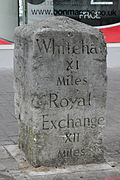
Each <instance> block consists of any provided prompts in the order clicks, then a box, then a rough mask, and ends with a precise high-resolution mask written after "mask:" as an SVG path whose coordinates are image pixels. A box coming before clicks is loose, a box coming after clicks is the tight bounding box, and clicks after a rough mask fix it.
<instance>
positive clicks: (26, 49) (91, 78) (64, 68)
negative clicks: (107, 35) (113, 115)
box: [14, 17, 106, 167]
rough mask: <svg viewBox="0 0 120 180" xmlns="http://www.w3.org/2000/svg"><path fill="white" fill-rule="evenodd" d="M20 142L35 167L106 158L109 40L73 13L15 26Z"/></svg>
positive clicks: (17, 112) (16, 99) (16, 87)
mask: <svg viewBox="0 0 120 180" xmlns="http://www.w3.org/2000/svg"><path fill="white" fill-rule="evenodd" d="M14 72H15V110H16V117H17V119H18V122H19V147H20V148H21V149H22V150H23V151H24V152H25V154H26V157H27V159H28V160H29V162H30V163H31V164H32V165H33V166H35V167H38V166H42V165H43V166H63V165H77V164H85V163H95V162H98V163H99V162H103V161H104V151H103V128H104V124H105V106H106V43H105V41H104V38H103V35H102V33H101V32H100V31H99V30H97V29H94V28H92V27H91V26H88V25H85V24H82V23H79V22H77V21H75V20H72V19H69V18H67V17H52V18H49V19H47V20H44V21H40V22H39V23H33V24H30V25H25V26H22V27H19V28H17V29H16V31H15V55H14Z"/></svg>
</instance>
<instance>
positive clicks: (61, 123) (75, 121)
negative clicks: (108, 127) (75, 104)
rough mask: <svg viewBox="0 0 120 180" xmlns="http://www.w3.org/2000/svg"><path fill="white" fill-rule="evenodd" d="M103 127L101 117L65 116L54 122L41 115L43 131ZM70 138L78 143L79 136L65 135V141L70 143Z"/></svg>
mask: <svg viewBox="0 0 120 180" xmlns="http://www.w3.org/2000/svg"><path fill="white" fill-rule="evenodd" d="M102 125H104V118H103V117H98V118H97V117H92V118H90V117H84V118H82V117H76V118H74V117H71V115H70V114H67V116H66V118H63V119H60V120H58V119H56V120H51V119H50V118H49V115H48V114H46V115H43V116H42V129H43V130H51V129H52V130H56V129H71V128H72V129H75V128H76V129H78V128H82V127H86V128H91V129H94V128H97V127H98V126H102ZM71 137H72V142H76V141H77V142H79V134H78V133H74V134H69V133H67V134H66V138H67V139H66V141H68V140H69V139H70V140H69V141H71Z"/></svg>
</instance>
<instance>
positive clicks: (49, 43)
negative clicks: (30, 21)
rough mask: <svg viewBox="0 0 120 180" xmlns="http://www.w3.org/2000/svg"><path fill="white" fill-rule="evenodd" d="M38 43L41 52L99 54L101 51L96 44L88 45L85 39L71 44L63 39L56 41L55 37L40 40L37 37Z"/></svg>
mask: <svg viewBox="0 0 120 180" xmlns="http://www.w3.org/2000/svg"><path fill="white" fill-rule="evenodd" d="M36 41H37V45H38V48H39V51H40V53H41V52H45V53H51V54H52V55H54V54H58V55H60V54H87V55H90V54H98V53H99V51H98V49H97V47H95V45H94V44H90V45H88V44H87V43H85V42H84V40H82V41H79V42H76V44H75V45H72V44H70V42H67V41H65V39H63V40H61V42H60V43H58V42H56V41H55V39H54V38H50V39H42V40H41V41H40V42H39V39H38V38H37V39H36Z"/></svg>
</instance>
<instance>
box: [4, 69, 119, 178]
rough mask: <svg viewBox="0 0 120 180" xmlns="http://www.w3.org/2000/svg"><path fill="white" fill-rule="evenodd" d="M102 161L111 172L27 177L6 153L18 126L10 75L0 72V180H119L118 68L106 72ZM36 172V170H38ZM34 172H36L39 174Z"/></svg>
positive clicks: (16, 137) (84, 172)
mask: <svg viewBox="0 0 120 180" xmlns="http://www.w3.org/2000/svg"><path fill="white" fill-rule="evenodd" d="M104 134H105V159H106V162H107V163H108V164H109V165H110V167H111V168H110V169H104V168H103V169H99V170H98V169H97V170H96V169H95V168H93V170H90V171H87V170H83V171H78V172H74V173H73V172H71V173H66V174H59V173H58V174H57V175H52V176H50V175H46V176H45V175H44V176H39V175H35V176H30V175H28V174H26V173H25V172H24V170H25V169H24V168H23V167H20V166H19V163H18V162H17V161H16V160H15V159H14V158H13V157H12V156H11V154H10V153H9V152H7V151H6V148H5V147H6V146H8V145H16V144H17V140H18V124H17V120H16V118H15V115H14V89H13V72H12V70H10V69H0V180H25V179H26V180H120V68H109V69H108V97H107V122H106V128H105V133H104ZM38 170H39V169H38ZM38 170H36V171H38Z"/></svg>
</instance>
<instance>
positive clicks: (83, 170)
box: [5, 145, 114, 180]
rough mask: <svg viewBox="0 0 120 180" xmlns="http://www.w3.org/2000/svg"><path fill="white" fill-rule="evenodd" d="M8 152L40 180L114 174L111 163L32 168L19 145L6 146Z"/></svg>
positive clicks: (23, 168)
mask: <svg viewBox="0 0 120 180" xmlns="http://www.w3.org/2000/svg"><path fill="white" fill-rule="evenodd" d="M5 149H6V150H7V152H8V153H9V154H10V155H11V156H12V157H13V158H14V159H15V160H16V161H17V164H18V165H19V167H20V169H22V171H23V172H24V173H25V174H26V175H27V176H28V177H30V178H33V179H34V178H36V177H37V178H38V179H40V180H47V179H49V180H68V179H69V180H72V179H73V177H74V180H76V178H77V179H78V177H79V179H82V178H83V177H84V175H86V174H87V175H88V177H89V178H90V174H91V175H93V174H97V175H98V174H99V172H102V171H104V172H105V171H106V172H109V173H112V172H113V171H114V168H113V167H111V165H110V164H109V163H102V164H86V165H78V166H67V167H62V168H47V167H39V168H34V167H32V166H31V165H30V164H29V163H28V162H27V160H26V158H25V155H24V153H23V152H22V151H21V150H20V149H19V148H18V145H8V146H5Z"/></svg>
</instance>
